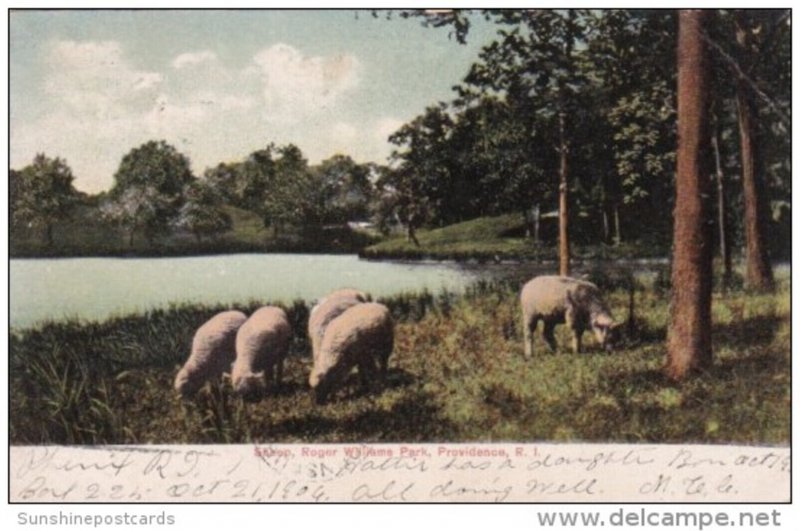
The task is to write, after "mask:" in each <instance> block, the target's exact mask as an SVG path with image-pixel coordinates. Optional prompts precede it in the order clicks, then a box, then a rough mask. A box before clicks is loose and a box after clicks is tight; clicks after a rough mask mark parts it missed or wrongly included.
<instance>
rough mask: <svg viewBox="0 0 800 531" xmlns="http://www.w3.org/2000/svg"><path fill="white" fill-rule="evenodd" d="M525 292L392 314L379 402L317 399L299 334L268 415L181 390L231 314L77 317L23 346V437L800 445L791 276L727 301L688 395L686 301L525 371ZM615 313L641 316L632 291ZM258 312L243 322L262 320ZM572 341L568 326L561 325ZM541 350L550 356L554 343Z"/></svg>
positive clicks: (16, 422)
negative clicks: (680, 316) (668, 354)
mask: <svg viewBox="0 0 800 531" xmlns="http://www.w3.org/2000/svg"><path fill="white" fill-rule="evenodd" d="M518 289H519V285H518V283H513V284H511V283H504V284H479V285H476V286H475V287H474V288H473V289H471V290H470V291H469V292H468V293H467V294H466V295H464V296H461V297H455V296H453V295H447V294H440V295H437V296H434V295H431V294H419V295H407V296H400V297H394V298H391V299H389V300H387V301H385V302H386V303H387V304H388V305H389V306H390V307H391V308H392V312H393V315H394V316H395V318H396V321H397V325H396V341H395V350H394V353H393V355H392V357H391V358H390V360H389V364H390V373H389V378H388V383H387V384H386V386H384V387H381V386H376V387H375V388H374V389H373V390H372V392H370V393H367V394H362V393H361V392H359V390H358V387H357V378H356V374H353V375H351V376H352V378H351V379H350V380H349V383H348V385H347V386H346V387H345V388H344V389H342V390H341V391H339V392H338V393H337V394H336V395H335V396H334V398H333V401H332V402H331V403H329V404H327V405H325V406H317V405H315V404H314V401H313V397H312V394H311V392H310V390H309V389H308V385H307V378H308V374H309V370H310V368H311V364H312V362H311V359H310V355H309V349H308V344H307V341H306V338H305V335H304V330H305V323H306V320H307V315H308V307H307V305H306V304H304V303H302V302H297V303H295V304H294V305H293V306H291V307H289V308H288V312H289V315H290V318H291V320H292V323H293V327H294V329H295V338H294V341H293V343H292V347H291V351H290V357H289V358H288V360H287V363H286V374H285V381H284V385H283V387H282V388H281V389H280V390H279V391H278V392H277V393H274V394H272V395H270V396H267V397H265V398H264V399H263V400H261V401H260V402H256V403H248V402H244V401H242V400H241V399H239V398H237V397H235V396H233V395H232V394H231V390H230V384H229V382H227V381H220V382H215V383H214V384H208V385H207V386H206V387H205V388H204V389H203V390H202V391H201V392H200V393H199V394H198V396H197V397H196V398H195V399H193V400H180V399H179V398H178V397H177V396H175V393H174V392H173V390H172V381H173V379H174V377H175V374H176V372H177V370H178V368H179V366H180V364H181V363H182V362H183V361H184V360H185V359H186V357H187V356H188V350H189V345H190V343H191V338H192V334H193V332H194V330H195V329H196V328H197V326H199V325H200V324H201V323H202V322H203V321H204V320H206V319H207V318H208V317H209V316H210V315H212V314H213V313H214V312H215V311H218V310H219V309H220V308H208V307H176V308H172V309H170V310H165V311H155V312H150V313H147V314H144V315H134V316H129V317H120V318H115V319H112V320H109V321H107V322H104V323H99V324H86V323H77V322H66V323H58V324H50V325H46V326H43V327H41V328H39V329H36V330H28V331H23V332H16V333H13V334H12V336H11V338H10V369H11V370H10V373H9V380H10V421H11V423H10V439H11V442H12V443H14V444H39V443H71V444H80V443H149V442H160V443H167V442H169V443H182V442H197V443H200V442H208V443H220V442H238V443H246V442H247V443H249V442H256V443H268V442H299V441H309V442H334V441H335V442H355V441H365V442H369V441H373V442H380V441H382V442H401V441H402V442H411V441H443V440H448V441H536V440H554V441H629V442H644V441H647V442H710V443H727V442H737V443H754V444H764V443H766V444H787V443H788V441H789V434H790V431H789V426H790V352H791V348H790V336H791V328H790V297H789V279H788V274H785V273H784V274H783V275H782V276H781V278H780V280H779V289H778V290H777V292H776V293H775V294H768V295H763V294H750V293H747V292H745V291H741V290H733V291H729V292H728V293H726V294H720V293H715V295H714V303H713V315H714V327H713V340H714V356H715V361H714V365H713V367H712V368H711V369H710V370H708V371H707V372H705V373H703V374H698V375H695V376H693V377H691V378H689V379H688V380H686V381H685V382H683V383H681V384H675V383H672V382H669V381H667V380H665V379H664V378H663V376H662V375H661V372H660V367H661V365H662V363H663V360H664V356H665V341H664V339H665V336H666V323H667V317H668V300H669V296H668V294H666V293H665V292H663V290H662V288H659V286H658V285H651V286H648V287H647V289H646V290H643V291H640V292H639V293H638V295H637V300H636V303H637V314H636V324H637V327H636V332H635V333H632V334H631V335H629V336H628V337H626V338H625V339H624V341H623V343H622V344H621V345H620V348H619V349H618V351H617V352H615V353H613V354H607V353H604V352H601V351H600V350H599V349H597V347H596V346H595V345H594V344H593V342H592V341H591V340H590V339H589V338H588V337H587V338H586V339H587V340H586V344H587V351H586V352H585V353H582V354H580V355H575V354H573V353H571V352H568V351H567V350H566V348H562V351H561V352H559V353H556V354H553V353H550V352H547V351H544V350H541V349H540V351H538V352H537V353H536V354H535V357H534V359H531V360H525V359H523V355H522V354H523V346H522V334H521V330H520V324H519V322H520V319H519V310H518V301H517V292H518ZM608 299H609V303H610V306H611V307H612V309H613V311H614V312H615V313H616V314H617V315H618V316H619V317H623V316H624V315H625V311H624V308H626V307H627V294H626V292H625V291H624V290H622V289H618V290H611V291H610V292H609V297H608ZM254 307H255V305H254V304H250V305H247V306H243V307H241V308H240V309H242V310H244V311H248V312H249V311H252V310H253V309H254ZM557 338H558V341H559V344H560V345H562V346H566V345H568V341H567V339H568V337H567V333H566V331H565V330H564V327H559V328H558V329H557ZM539 346H542V343H541V340H539Z"/></svg>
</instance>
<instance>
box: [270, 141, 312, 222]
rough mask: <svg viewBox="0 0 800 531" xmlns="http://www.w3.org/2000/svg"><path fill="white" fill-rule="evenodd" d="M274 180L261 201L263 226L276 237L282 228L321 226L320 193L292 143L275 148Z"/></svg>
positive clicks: (298, 151)
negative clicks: (270, 229) (268, 228)
mask: <svg viewBox="0 0 800 531" xmlns="http://www.w3.org/2000/svg"><path fill="white" fill-rule="evenodd" d="M277 153H278V157H277V158H276V159H275V160H274V172H275V173H274V180H273V181H272V182H271V183H270V185H269V188H268V189H267V191H266V198H265V200H264V207H263V213H264V225H265V226H267V227H272V228H273V230H274V231H275V234H276V235H278V234H280V233H281V232H282V231H283V229H284V228H285V227H286V226H292V227H297V228H300V229H302V230H310V229H311V228H317V227H319V226H320V225H321V224H322V212H321V210H320V203H321V202H320V199H319V197H320V195H321V193H322V191H321V190H320V188H319V187H318V186H317V183H316V182H315V181H314V179H313V176H312V175H311V172H310V171H309V167H308V161H307V160H306V158H305V157H304V156H303V152H302V151H301V150H300V148H299V147H297V146H296V145H294V144H287V145H286V146H283V147H280V148H278V149H277Z"/></svg>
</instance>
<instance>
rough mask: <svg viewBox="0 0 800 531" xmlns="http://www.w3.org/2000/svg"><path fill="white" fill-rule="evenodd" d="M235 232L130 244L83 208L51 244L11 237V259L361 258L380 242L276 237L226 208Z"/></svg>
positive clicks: (351, 234) (356, 237)
mask: <svg viewBox="0 0 800 531" xmlns="http://www.w3.org/2000/svg"><path fill="white" fill-rule="evenodd" d="M225 210H226V212H227V213H228V215H229V216H230V217H231V220H232V222H233V226H232V229H231V230H229V231H227V232H225V233H223V234H220V235H218V236H215V237H205V238H203V239H202V240H198V239H196V238H195V237H194V236H192V235H191V234H185V233H184V234H172V235H169V236H164V237H162V238H159V239H157V240H155V241H153V242H150V241H147V240H146V239H145V238H144V237H142V236H141V235H140V234H135V235H134V238H133V240H132V241H130V240H129V236H128V235H127V234H125V233H124V232H123V231H122V230H120V229H119V228H117V227H114V226H111V225H109V224H108V223H105V222H103V221H102V220H100V219H98V218H97V213H96V211H94V210H92V209H89V208H83V209H79V210H78V212H76V213H75V214H74V216H73V218H72V219H70V220H69V221H67V222H65V223H61V224H59V225H57V226H56V227H55V228H54V232H53V245H49V244H47V242H46V241H45V239H44V238H43V237H42V234H41V231H31V232H29V233H22V232H19V231H18V232H17V233H15V234H12V237H11V239H10V242H9V243H10V245H9V255H10V256H11V257H12V258H54V257H78V256H153V257H160V256H190V255H211V254H233V253H348V254H349V253H357V252H358V251H359V250H361V249H363V248H364V247H365V246H368V245H370V244H372V243H375V242H376V241H377V240H378V238H377V237H375V236H373V235H370V234H367V233H365V232H359V231H354V230H351V229H349V228H348V227H331V228H319V229H316V230H314V231H306V232H305V233H304V232H301V231H294V230H287V231H284V232H283V233H280V234H278V235H276V234H275V233H274V232H273V231H272V230H271V229H266V228H264V223H263V221H262V220H261V218H260V217H259V216H257V215H256V214H254V213H252V212H249V211H247V210H242V209H240V208H236V207H232V206H228V207H225Z"/></svg>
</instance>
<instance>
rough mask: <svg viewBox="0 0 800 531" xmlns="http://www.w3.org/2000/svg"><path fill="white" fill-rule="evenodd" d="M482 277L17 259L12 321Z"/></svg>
mask: <svg viewBox="0 0 800 531" xmlns="http://www.w3.org/2000/svg"><path fill="white" fill-rule="evenodd" d="M478 274H479V273H478V272H476V271H469V270H465V269H462V268H459V267H458V266H456V265H454V264H441V263H437V264H424V263H423V264H404V263H392V262H369V261H362V260H359V259H358V258H357V257H356V256H340V255H296V254H293V255H281V254H251V255H250V254H240V255H223V256H204V257H189V258H155V259H154V258H142V259H127V258H126V259H120V258H74V259H73V258H68V259H35V260H16V259H15V260H11V263H10V276H11V285H10V290H9V296H10V305H11V308H10V320H11V326H12V327H14V328H25V327H30V326H32V325H35V324H36V323H38V322H41V321H45V320H58V319H64V318H78V319H82V320H103V319H105V318H108V317H109V316H112V315H123V314H127V313H133V312H141V311H143V310H147V309H153V308H158V307H164V306H167V305H169V304H170V303H205V304H218V303H221V304H234V303H242V302H248V301H250V300H258V301H284V302H289V301H292V300H294V299H297V298H301V299H306V300H312V299H316V298H318V297H321V296H323V295H324V294H325V293H327V292H329V291H331V290H332V289H335V288H339V287H344V286H348V287H357V288H360V289H362V290H364V291H367V292H369V293H371V294H372V295H373V296H381V295H390V294H394V293H398V292H401V291H410V290H411V291H419V290H422V289H424V288H427V289H429V290H431V291H434V292H436V291H439V290H441V289H443V288H446V289H450V290H454V291H460V290H462V289H463V288H464V287H465V286H466V285H468V284H469V283H471V282H473V281H474V280H475V279H476V278H478Z"/></svg>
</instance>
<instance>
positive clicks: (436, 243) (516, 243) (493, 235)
mask: <svg viewBox="0 0 800 531" xmlns="http://www.w3.org/2000/svg"><path fill="white" fill-rule="evenodd" d="M548 223H554V222H553V221H552V220H548ZM551 228H552V227H551ZM545 232H546V231H545ZM416 236H417V240H419V244H420V245H419V246H417V245H415V244H414V242H412V241H409V240H408V239H407V238H406V237H405V236H397V237H394V238H391V239H388V240H386V241H383V242H380V243H377V244H375V245H372V246H370V247H367V248H366V249H364V250H363V251H362V252H361V256H362V257H364V258H372V259H380V258H398V259H418V258H430V259H440V260H467V259H478V260H503V259H528V260H555V259H557V258H558V254H557V249H556V245H555V243H554V242H553V241H544V242H540V243H539V244H536V243H534V242H533V240H532V239H530V238H526V237H525V221H524V219H523V216H522V214H519V213H516V214H504V215H501V216H493V217H482V218H477V219H473V220H470V221H465V222H462V223H456V224H454V225H448V226H446V227H442V228H437V229H423V230H420V231H418V232H417V234H416ZM664 254H665V251H664V250H662V249H657V248H652V247H645V246H641V245H630V244H623V245H619V246H614V247H612V246H608V245H603V244H599V243H598V244H586V243H583V244H579V245H574V246H573V256H574V257H575V258H577V259H590V258H601V259H604V258H632V257H650V256H663V255H664Z"/></svg>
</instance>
